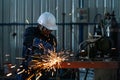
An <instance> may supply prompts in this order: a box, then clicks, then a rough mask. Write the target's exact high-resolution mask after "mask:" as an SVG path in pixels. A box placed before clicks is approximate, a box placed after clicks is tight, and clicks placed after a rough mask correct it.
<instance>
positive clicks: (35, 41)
mask: <svg viewBox="0 0 120 80" xmlns="http://www.w3.org/2000/svg"><path fill="white" fill-rule="evenodd" d="M39 44H42V45H43V46H44V48H45V49H46V52H44V50H43V49H40V48H39ZM56 45H57V44H56V38H55V36H53V35H52V34H50V35H49V37H46V36H45V35H44V34H42V32H41V31H40V30H39V29H38V27H28V28H27V29H26V30H25V33H24V41H23V54H22V55H23V57H24V58H25V60H26V61H24V62H23V66H24V68H25V69H27V68H28V63H29V62H30V61H31V60H32V58H31V57H30V56H31V55H33V54H40V55H42V54H47V50H48V49H49V50H53V48H54V47H56ZM26 77H27V76H26V75H23V77H22V78H23V79H21V80H25V79H26ZM32 80H34V79H32ZM40 80H49V79H48V74H46V73H44V72H43V73H42V77H41V78H40Z"/></svg>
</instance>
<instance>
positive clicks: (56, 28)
mask: <svg viewBox="0 0 120 80" xmlns="http://www.w3.org/2000/svg"><path fill="white" fill-rule="evenodd" d="M45 27H46V28H47V29H48V30H58V26H57V25H54V26H45Z"/></svg>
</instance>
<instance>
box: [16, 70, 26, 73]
mask: <svg viewBox="0 0 120 80" xmlns="http://www.w3.org/2000/svg"><path fill="white" fill-rule="evenodd" d="M23 72H25V69H23V70H22V71H20V72H18V73H17V74H22V73H23Z"/></svg>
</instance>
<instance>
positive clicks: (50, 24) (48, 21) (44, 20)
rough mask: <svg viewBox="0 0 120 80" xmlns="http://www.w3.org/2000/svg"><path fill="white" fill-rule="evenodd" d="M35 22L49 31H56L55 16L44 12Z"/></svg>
mask: <svg viewBox="0 0 120 80" xmlns="http://www.w3.org/2000/svg"><path fill="white" fill-rule="evenodd" d="M37 22H38V23H39V24H41V25H43V26H44V27H46V28H47V29H49V30H57V29H58V27H57V25H56V20H55V16H54V15H53V14H51V13H49V12H44V13H42V14H41V15H40V17H39V18H38V20H37Z"/></svg>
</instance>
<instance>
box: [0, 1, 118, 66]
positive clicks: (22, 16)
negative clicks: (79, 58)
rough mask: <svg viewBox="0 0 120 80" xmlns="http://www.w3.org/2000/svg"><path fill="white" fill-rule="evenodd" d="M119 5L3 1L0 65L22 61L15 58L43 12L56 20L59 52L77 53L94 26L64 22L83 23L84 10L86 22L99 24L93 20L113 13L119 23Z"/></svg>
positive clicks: (0, 3)
mask: <svg viewBox="0 0 120 80" xmlns="http://www.w3.org/2000/svg"><path fill="white" fill-rule="evenodd" d="M119 4H120V0H0V66H2V64H3V63H4V62H5V60H6V58H8V59H9V61H10V62H12V63H13V64H16V63H19V62H20V61H19V60H16V57H21V55H22V46H23V45H22V42H23V33H24V30H25V28H27V27H29V26H36V24H34V25H33V24H32V25H31V23H36V22H37V18H38V17H39V16H40V14H41V13H43V12H45V11H49V12H51V13H53V14H54V15H55V17H56V20H57V21H56V22H57V23H58V27H59V29H58V30H57V31H54V32H53V34H54V35H55V36H56V37H57V40H58V47H57V50H58V51H60V50H71V51H73V52H75V53H77V52H78V50H79V44H80V42H81V41H83V40H85V39H87V37H88V33H89V32H90V33H92V32H93V25H81V24H77V25H75V24H73V25H72V24H69V25H64V24H62V23H81V20H80V16H81V15H80V9H81V8H82V9H87V10H88V13H87V16H86V18H85V19H86V21H84V22H89V23H94V22H99V19H96V20H94V18H95V15H97V14H101V15H104V13H105V12H111V11H113V10H114V11H115V14H116V16H117V20H118V21H119V20H120V10H119V7H120V6H119ZM98 18H101V17H98ZM9 23H10V24H9ZM12 23H13V24H12ZM14 23H17V24H14ZM26 24H27V25H26Z"/></svg>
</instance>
